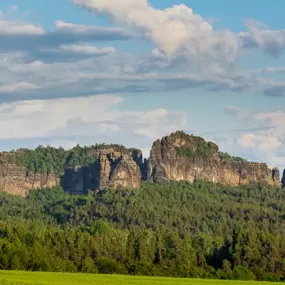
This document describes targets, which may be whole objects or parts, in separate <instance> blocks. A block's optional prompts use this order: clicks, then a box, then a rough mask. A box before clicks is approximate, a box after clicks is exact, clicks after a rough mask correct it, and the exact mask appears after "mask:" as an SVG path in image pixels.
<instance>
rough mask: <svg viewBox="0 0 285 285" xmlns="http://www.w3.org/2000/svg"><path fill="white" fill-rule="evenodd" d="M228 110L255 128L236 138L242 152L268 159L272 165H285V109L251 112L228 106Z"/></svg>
mask: <svg viewBox="0 0 285 285" xmlns="http://www.w3.org/2000/svg"><path fill="white" fill-rule="evenodd" d="M226 112H227V113H228V114H229V115H231V116H234V117H235V118H236V120H237V121H239V122H241V123H243V124H246V125H247V126H248V127H252V128H255V130H252V131H249V132H245V133H242V134H241V135H239V136H238V137H237V138H236V140H235V145H236V148H238V149H239V151H240V152H241V153H244V154H246V155H247V156H248V157H251V158H252V159H254V160H256V161H266V162H268V163H269V164H270V166H271V167H273V166H279V167H280V168H282V167H284V162H285V151H284V150H285V127H284V126H285V110H282V109H281V110H276V111H268V112H266V111H264V112H250V111H248V110H246V109H240V108H235V107H227V108H226Z"/></svg>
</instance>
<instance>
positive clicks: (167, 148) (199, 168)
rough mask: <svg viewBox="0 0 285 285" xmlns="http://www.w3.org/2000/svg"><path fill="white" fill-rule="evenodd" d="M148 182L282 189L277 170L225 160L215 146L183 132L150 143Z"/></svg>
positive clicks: (259, 164) (255, 164)
mask: <svg viewBox="0 0 285 285" xmlns="http://www.w3.org/2000/svg"><path fill="white" fill-rule="evenodd" d="M148 179H149V180H151V181H153V182H156V181H170V180H174V181H179V180H186V181H190V182H193V181H195V180H197V179H200V180H207V181H212V182H216V183H222V184H228V185H233V186H237V185H240V184H249V183H267V184H270V185H275V186H276V187H280V185H281V184H280V175H279V170H278V169H273V170H271V169H269V168H268V166H267V165H266V164H265V163H254V162H247V161H244V160H242V159H239V158H234V157H233V158H232V157H228V156H225V155H223V153H221V152H219V148H218V146H217V145H216V144H214V143H212V142H206V141H205V140H204V139H203V138H200V137H195V136H193V135H186V134H185V133H183V132H176V133H173V134H171V135H170V136H167V137H164V138H162V139H161V140H157V141H155V142H154V143H153V146H152V149H151V153H150V158H149V162H148Z"/></svg>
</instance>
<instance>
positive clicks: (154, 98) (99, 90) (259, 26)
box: [0, 0, 285, 168]
mask: <svg viewBox="0 0 285 285" xmlns="http://www.w3.org/2000/svg"><path fill="white" fill-rule="evenodd" d="M0 10H1V13H0V70H1V74H0V75H1V76H0V148H1V149H2V150H9V149H13V148H18V147H36V146H37V145H38V144H51V145H55V146H59V145H62V146H64V147H67V148H69V147H72V146H73V145H75V144H76V143H80V144H93V143H96V142H103V141H104V142H106V143H108V142H116V143H123V144H125V145H126V146H130V147H139V148H142V149H143V151H144V153H145V155H147V154H148V152H149V148H150V147H151V144H152V142H153V141H154V140H155V139H156V138H160V137H162V136H164V135H167V134H169V133H171V132H173V131H175V130H178V129H183V130H185V131H186V132H189V133H194V134H197V135H200V136H203V137H205V138H206V139H207V140H212V141H215V142H216V143H217V144H218V145H219V146H220V148H221V149H222V150H224V151H228V152H229V153H231V154H233V155H240V156H244V157H246V158H248V159H251V160H254V161H265V162H267V163H268V164H269V165H270V166H276V165H277V166H279V167H281V168H282V167H284V164H285V146H284V143H285V127H284V126H285V55H284V52H285V20H284V17H283V11H284V10H285V2H284V1H283V0H275V1H274V5H272V1H267V0H260V1H245V0H241V1H228V0H216V1H208V0H199V1H197V0H189V1H186V0H184V1H178V0H163V1H160V0H152V1H147V0H136V1H134V0H61V1H58V0H49V1H43V0H40V1H34V0H25V1H22V0H14V1H10V0H2V1H1V3H0Z"/></svg>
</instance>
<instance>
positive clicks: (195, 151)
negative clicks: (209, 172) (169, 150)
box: [176, 142, 215, 159]
mask: <svg viewBox="0 0 285 285" xmlns="http://www.w3.org/2000/svg"><path fill="white" fill-rule="evenodd" d="M212 146H213V144H211V143H206V142H198V143H196V144H195V146H194V147H193V148H190V147H177V148H176V154H177V155H178V156H186V157H192V158H202V159H209V158H211V157H212V156H213V154H214V151H215V148H213V147H212Z"/></svg>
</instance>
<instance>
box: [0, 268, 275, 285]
mask: <svg viewBox="0 0 285 285" xmlns="http://www.w3.org/2000/svg"><path fill="white" fill-rule="evenodd" d="M22 284H23V285H25V284H26V285H32V284H33V285H65V284H66V285H73V284H74V285H75V284H76V285H87V284H88V285H89V284H90V285H93V284H94V285H140V284H141V285H180V284H181V285H194V284H197V285H218V284H224V285H230V284H233V285H243V284H244V285H250V284H257V285H259V284H264V285H265V284H273V283H268V282H246V281H222V280H200V279H175V278H158V277H137V276H121V275H90V274H69V273H41V272H22V271H17V272H16V271H0V285H22Z"/></svg>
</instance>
